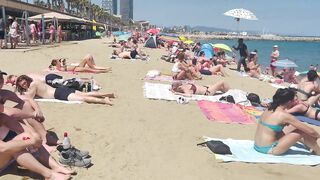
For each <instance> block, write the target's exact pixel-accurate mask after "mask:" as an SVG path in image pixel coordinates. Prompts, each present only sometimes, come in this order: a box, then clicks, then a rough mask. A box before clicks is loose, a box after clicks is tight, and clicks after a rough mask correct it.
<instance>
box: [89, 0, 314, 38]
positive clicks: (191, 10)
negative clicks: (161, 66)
mask: <svg viewBox="0 0 320 180" xmlns="http://www.w3.org/2000/svg"><path fill="white" fill-rule="evenodd" d="M92 2H94V3H96V4H98V5H100V4H101V0H92ZM234 8H244V9H248V10H250V11H252V12H254V14H255V15H256V16H257V17H258V19H259V20H258V21H248V20H242V21H241V22H240V27H239V29H240V30H243V31H246V30H254V31H259V32H262V31H263V29H264V31H265V32H266V33H280V34H291V35H308V36H320V23H319V22H320V20H319V18H320V16H319V11H320V1H319V0H134V15H133V16H134V19H135V20H148V21H150V22H151V23H152V24H157V25H160V26H172V25H191V26H196V25H202V26H209V27H218V28H226V29H231V30H235V31H236V30H237V23H236V21H235V20H234V19H233V18H231V17H227V16H224V15H223V13H224V12H226V11H228V10H230V9H234Z"/></svg>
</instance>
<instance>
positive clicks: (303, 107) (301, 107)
mask: <svg viewBox="0 0 320 180" xmlns="http://www.w3.org/2000/svg"><path fill="white" fill-rule="evenodd" d="M308 106H309V109H308ZM307 109H308V111H307ZM286 111H287V112H288V113H290V114H293V113H304V112H305V111H307V112H306V113H305V114H304V116H307V117H309V118H312V119H316V120H320V113H319V114H318V116H317V117H315V114H316V109H314V108H313V107H311V106H310V105H309V104H307V103H305V102H303V101H299V100H296V102H295V103H294V106H293V107H291V108H290V109H287V110H286Z"/></svg>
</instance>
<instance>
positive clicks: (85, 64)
mask: <svg viewBox="0 0 320 180" xmlns="http://www.w3.org/2000/svg"><path fill="white" fill-rule="evenodd" d="M49 68H50V69H55V70H58V71H71V72H88V73H106V72H109V71H111V69H112V68H111V67H100V66H96V63H95V61H94V59H93V56H92V55H91V54H88V55H86V56H85V57H84V58H83V60H82V61H81V62H80V64H79V65H77V66H74V65H67V63H66V59H53V60H52V61H51V65H50V66H49Z"/></svg>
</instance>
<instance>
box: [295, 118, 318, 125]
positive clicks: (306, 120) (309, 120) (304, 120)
mask: <svg viewBox="0 0 320 180" xmlns="http://www.w3.org/2000/svg"><path fill="white" fill-rule="evenodd" d="M296 118H297V119H299V120H300V121H302V122H306V123H309V124H312V125H316V126H320V121H319V120H315V119H311V118H308V117H306V116H296Z"/></svg>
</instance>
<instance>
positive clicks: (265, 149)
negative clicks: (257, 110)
mask: <svg viewBox="0 0 320 180" xmlns="http://www.w3.org/2000/svg"><path fill="white" fill-rule="evenodd" d="M259 123H260V124H261V125H263V126H265V127H268V128H270V129H271V130H273V131H274V132H276V133H280V132H282V129H283V128H284V126H282V125H272V124H268V123H265V122H263V121H261V120H259ZM277 145H278V141H276V142H274V143H272V144H271V145H269V146H258V145H256V144H254V149H255V150H256V151H258V152H260V153H264V154H268V152H269V151H270V150H271V149H273V148H274V147H276V146H277Z"/></svg>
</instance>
